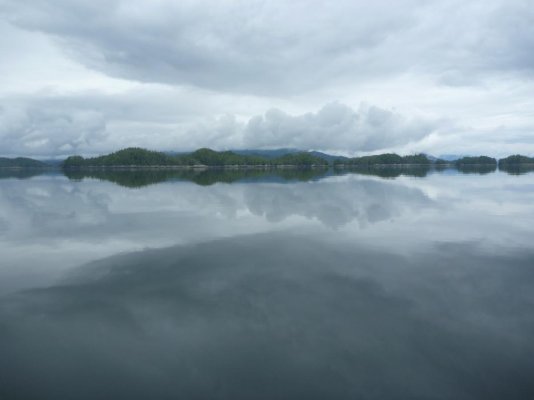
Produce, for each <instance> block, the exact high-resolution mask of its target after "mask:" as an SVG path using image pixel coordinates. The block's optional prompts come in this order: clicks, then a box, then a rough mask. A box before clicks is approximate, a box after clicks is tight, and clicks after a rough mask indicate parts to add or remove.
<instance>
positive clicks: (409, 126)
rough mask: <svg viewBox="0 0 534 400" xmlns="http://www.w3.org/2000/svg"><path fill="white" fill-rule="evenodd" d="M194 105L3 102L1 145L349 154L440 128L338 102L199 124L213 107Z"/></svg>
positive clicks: (37, 151)
mask: <svg viewBox="0 0 534 400" xmlns="http://www.w3.org/2000/svg"><path fill="white" fill-rule="evenodd" d="M185 99H187V100H188V101H187V102H184V100H185ZM201 101H202V98H201V97H198V96H195V95H194V94H193V95H191V96H189V94H188V93H187V92H184V93H182V92H180V91H173V90H171V91H168V90H165V89H163V90H152V91H150V90H139V91H135V90H133V91H130V92H126V93H122V94H115V95H114V94H103V93H98V92H88V93H84V94H74V95H58V94H54V93H48V94H47V93H44V94H42V95H41V96H25V97H21V96H19V97H17V98H11V99H9V98H8V99H6V101H4V104H5V106H3V107H2V108H1V109H0V144H1V148H2V151H3V152H4V154H6V155H15V154H18V155H20V154H23V155H40V156H56V155H63V156H66V155H70V154H74V153H81V154H98V153H102V152H111V151H116V150H118V149H120V148H123V147H126V146H141V147H148V148H152V149H158V150H194V149H196V148H199V147H212V148H215V149H239V148H273V147H295V148H299V149H304V150H308V149H316V150H333V151H337V152H345V153H355V152H365V151H374V150H380V149H385V148H395V147H397V146H400V145H405V144H407V143H412V142H417V141H419V140H421V139H423V138H425V137H426V136H428V135H429V134H431V133H432V132H433V131H435V130H436V129H437V128H438V127H439V124H440V122H439V121H430V120H423V119H416V118H406V117H404V116H402V115H400V114H398V113H395V112H392V111H389V110H385V109H382V108H380V107H376V106H368V105H361V106H360V107H359V108H358V110H357V111H356V110H353V109H352V108H350V107H349V106H347V105H344V104H341V103H330V104H327V105H325V106H323V107H322V108H321V109H320V110H319V111H317V112H316V113H306V114H302V115H290V114H288V113H285V112H283V111H281V110H278V109H271V110H268V111H267V112H266V113H265V114H264V115H257V116H253V117H252V118H250V119H248V121H247V120H245V121H242V120H241V119H239V118H237V116H235V115H232V114H227V115H222V116H220V117H203V118H202V117H199V115H198V114H199V113H201V112H202V110H210V111H212V112H213V110H214V109H215V108H216V107H217V104H218V101H214V102H212V104H211V105H210V104H209V103H205V104H202V102H201Z"/></svg>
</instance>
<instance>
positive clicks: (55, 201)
mask: <svg viewBox="0 0 534 400" xmlns="http://www.w3.org/2000/svg"><path fill="white" fill-rule="evenodd" d="M533 240H534V173H523V172H522V171H518V172H517V173H514V174H508V173H505V172H502V171H493V170H490V171H487V170H481V171H476V170H469V171H456V170H448V169H447V170H444V171H416V170H380V171H371V172H369V171H367V172H366V173H361V171H360V173H353V172H334V171H321V170H319V171H314V170H309V171H298V170H286V171H271V172H264V171H255V170H251V171H107V172H106V171H72V172H69V173H67V174H66V175H64V174H63V173H61V172H59V171H47V172H44V173H40V171H36V170H21V171H14V170H10V171H1V172H0V254H1V258H0V399H2V400H4V399H9V400H11V399H24V400H27V399H119V398H125V399H178V398H183V399H296V398H298V399H359V398H361V399H455V400H457V399H527V398H534V378H533V376H534V245H533Z"/></svg>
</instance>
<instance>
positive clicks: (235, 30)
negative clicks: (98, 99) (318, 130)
mask: <svg viewBox="0 0 534 400" xmlns="http://www.w3.org/2000/svg"><path fill="white" fill-rule="evenodd" d="M4 3H6V4H5V6H4V8H5V9H7V11H8V12H9V15H10V18H9V20H10V21H11V22H12V23H14V24H16V25H17V26H20V27H23V28H25V29H31V30H37V31H42V32H45V33H47V34H50V35H52V36H53V37H55V38H56V39H57V41H58V43H60V44H61V46H62V47H63V48H64V50H65V51H66V52H67V53H68V54H69V55H70V56H72V57H74V58H75V59H76V60H78V61H79V62H81V63H83V64H85V65H87V66H89V67H91V68H95V69H98V70H100V71H102V72H104V73H106V74H109V75H112V76H117V77H121V78H126V79H134V80H139V81H143V82H159V83H167V84H186V85H194V86H199V87H204V88H209V89H214V90H225V91H236V92H246V93H254V94H258V93H262V94H269V93H277V94H280V93H282V94H283V93H297V92H300V91H302V90H312V89H314V88H316V87H317V86H323V85H326V84H328V83H332V82H336V81H345V80H347V79H351V80H353V79H355V78H356V79H358V77H359V79H369V78H372V77H377V76H384V75H388V74H399V73H405V72H408V71H410V70H416V71H420V72H424V73H432V74H435V75H436V78H439V77H442V81H443V82H445V83H447V82H450V83H452V84H458V83H459V82H465V83H467V82H469V81H474V80H476V79H477V77H478V75H480V74H484V73H488V72H495V71H500V70H510V71H518V72H527V73H528V74H530V75H532V72H533V71H534V68H533V67H532V66H533V65H534V63H533V56H532V54H533V52H532V48H533V45H534V42H533V39H532V38H533V37H534V35H533V28H532V23H531V22H532V19H533V17H534V11H533V8H532V6H531V4H529V1H527V0H524V1H522V0H516V1H511V2H504V1H498V0H492V1H486V2H470V3H469V4H463V2H458V1H456V0H444V1H438V2H434V3H432V4H429V3H428V2H424V1H420V0H399V1H396V2H395V6H394V7H391V3H390V2H388V1H384V0H379V1H375V2H372V3H370V2H368V1H345V0H344V1H339V2H335V3H328V2H324V1H311V2H310V1H294V2H281V1H275V2H265V1H261V0H253V1H247V2H242V1H222V2H221V1H201V2H198V1H184V2H171V1H162V2H157V3H146V2H142V1H121V0H114V1H111V2H110V1H105V2H104V1H92V2H87V1H70V0H69V1H66V0H52V1H46V2H44V1H29V2H24V3H21V2H19V1H16V2H13V1H9V0H7V1H5V2H4ZM445 20H446V22H445ZM437 27H439V29H437ZM466 75H468V76H467V77H466Z"/></svg>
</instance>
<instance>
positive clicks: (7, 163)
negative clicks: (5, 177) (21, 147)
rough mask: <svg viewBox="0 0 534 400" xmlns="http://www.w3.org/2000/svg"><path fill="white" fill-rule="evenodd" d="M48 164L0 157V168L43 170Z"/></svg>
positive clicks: (29, 159)
mask: <svg viewBox="0 0 534 400" xmlns="http://www.w3.org/2000/svg"><path fill="white" fill-rule="evenodd" d="M47 166H48V164H45V163H44V162H42V161H38V160H34V159H32V158H25V157H17V158H6V157H0V168H44V167H47Z"/></svg>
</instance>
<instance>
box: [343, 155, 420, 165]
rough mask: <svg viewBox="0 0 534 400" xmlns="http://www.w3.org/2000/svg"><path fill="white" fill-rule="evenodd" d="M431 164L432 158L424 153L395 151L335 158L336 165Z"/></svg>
mask: <svg viewBox="0 0 534 400" xmlns="http://www.w3.org/2000/svg"><path fill="white" fill-rule="evenodd" d="M408 164H410V165H414V164H417V165H430V160H429V159H428V157H427V156H426V155H424V154H416V155H410V156H399V155H398V154H394V153H386V154H378V155H374V156H363V157H353V158H343V159H336V160H334V166H338V167H339V166H348V167H365V166H369V165H408Z"/></svg>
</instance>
